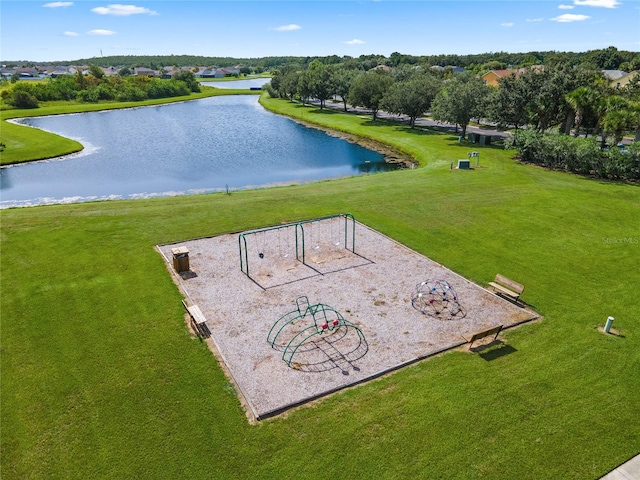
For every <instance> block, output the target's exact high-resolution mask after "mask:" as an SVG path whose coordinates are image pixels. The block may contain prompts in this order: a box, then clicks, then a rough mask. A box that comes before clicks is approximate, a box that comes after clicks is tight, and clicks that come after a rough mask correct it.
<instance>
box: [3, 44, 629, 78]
mask: <svg viewBox="0 0 640 480" xmlns="http://www.w3.org/2000/svg"><path fill="white" fill-rule="evenodd" d="M315 60H318V61H320V62H322V63H323V64H324V65H334V64H341V63H344V64H347V65H357V66H358V67H359V68H362V69H365V70H369V69H371V68H374V67H376V66H378V65H387V66H389V67H399V66H402V65H420V66H423V67H430V66H433V65H440V66H447V65H457V66H460V67H464V68H465V69H467V70H472V71H473V72H474V73H477V74H482V73H485V72H487V71H489V70H496V69H504V68H507V67H526V66H529V65H542V64H544V65H556V64H560V63H562V64H568V65H572V66H575V65H578V64H582V63H589V64H591V65H593V66H594V67H596V68H599V69H605V70H616V69H620V70H625V71H632V70H638V69H640V53H638V52H631V51H626V50H618V49H617V48H616V47H613V46H611V47H608V48H605V49H598V50H589V51H586V52H557V51H541V52H538V51H533V52H526V53H509V52H490V53H481V54H473V55H455V54H450V55H444V54H443V55H408V54H402V53H399V52H393V53H392V54H391V55H390V56H389V57H386V56H384V55H376V54H370V55H360V56H359V57H351V56H348V55H345V56H342V57H341V56H338V55H328V56H306V57H300V56H270V57H257V58H235V57H211V56H198V55H111V56H104V57H103V56H101V57H92V58H80V59H76V60H65V61H57V62H48V63H49V64H51V65H97V66H99V67H105V68H106V67H111V66H115V67H119V68H122V67H128V68H134V67H146V68H151V69H153V70H159V69H161V68H162V67H167V66H176V67H185V66H207V67H213V66H216V67H229V66H235V65H242V66H243V68H244V70H243V71H242V72H241V73H261V72H265V71H270V70H272V69H274V68H280V67H282V66H284V65H288V64H298V65H301V66H304V67H307V66H308V65H310V64H311V63H312V62H313V61H315ZM2 63H3V64H6V65H7V66H24V67H31V66H37V65H38V62H33V61H3V62H2Z"/></svg>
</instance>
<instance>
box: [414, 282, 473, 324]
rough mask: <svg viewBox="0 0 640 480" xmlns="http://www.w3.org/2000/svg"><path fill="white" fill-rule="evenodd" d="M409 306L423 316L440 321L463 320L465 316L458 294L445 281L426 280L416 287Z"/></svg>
mask: <svg viewBox="0 0 640 480" xmlns="http://www.w3.org/2000/svg"><path fill="white" fill-rule="evenodd" d="M411 305H413V308H415V309H416V310H419V311H420V312H422V313H424V314H425V315H430V316H432V317H436V318H442V319H452V318H454V317H455V318H463V317H464V316H465V314H466V312H465V311H464V310H463V308H462V306H461V305H460V298H459V297H458V294H457V293H456V291H455V289H454V288H453V286H451V285H450V284H449V282H447V281H446V280H426V281H424V282H422V283H419V284H418V285H416V290H415V292H413V293H412V294H411Z"/></svg>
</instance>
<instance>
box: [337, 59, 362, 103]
mask: <svg viewBox="0 0 640 480" xmlns="http://www.w3.org/2000/svg"><path fill="white" fill-rule="evenodd" d="M361 74H362V72H361V71H360V70H354V69H353V68H347V67H345V66H344V65H338V66H334V67H333V68H332V69H331V85H332V87H331V89H332V91H333V94H334V95H337V96H338V97H340V99H341V100H342V104H343V106H344V111H345V112H346V111H347V97H348V95H349V89H350V88H351V84H352V83H353V81H354V80H355V78H356V77H357V76H358V75H361Z"/></svg>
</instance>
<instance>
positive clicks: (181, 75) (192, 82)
mask: <svg viewBox="0 0 640 480" xmlns="http://www.w3.org/2000/svg"><path fill="white" fill-rule="evenodd" d="M172 78H173V79H174V80H179V81H181V82H184V83H186V84H187V87H188V88H189V90H191V91H192V92H199V91H200V83H199V82H198V80H196V76H195V74H194V73H193V72H188V71H186V70H179V71H177V72H176V73H174V74H173V77H172Z"/></svg>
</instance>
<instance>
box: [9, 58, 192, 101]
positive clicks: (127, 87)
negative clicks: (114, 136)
mask: <svg viewBox="0 0 640 480" xmlns="http://www.w3.org/2000/svg"><path fill="white" fill-rule="evenodd" d="M199 91H200V83H199V82H198V81H197V80H196V77H195V75H194V74H193V72H189V71H179V72H176V73H175V74H174V75H173V76H172V78H171V79H159V78H149V77H143V76H136V77H131V76H121V75H114V76H110V77H107V76H106V75H105V74H104V72H103V71H102V69H101V68H100V67H98V66H97V65H91V66H90V67H89V74H87V75H83V73H82V72H81V71H78V72H77V73H76V74H75V75H62V76H60V77H56V78H51V79H49V80H48V81H47V82H37V83H36V82H33V83H32V82H17V83H14V84H13V85H12V87H11V88H8V89H5V90H3V91H2V94H1V98H2V100H3V101H4V102H5V103H6V104H7V105H9V106H11V107H14V108H38V106H39V102H46V101H55V100H74V101H78V102H86V103H97V102H100V101H109V100H115V101H118V102H136V101H141V100H147V99H153V98H170V97H179V96H184V95H189V94H190V93H191V92H199Z"/></svg>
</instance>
